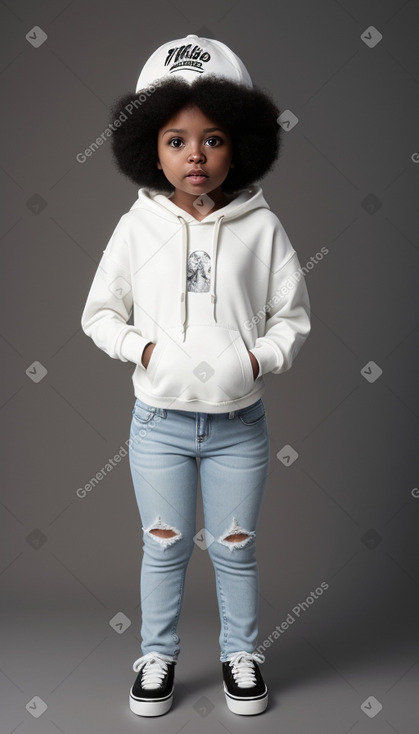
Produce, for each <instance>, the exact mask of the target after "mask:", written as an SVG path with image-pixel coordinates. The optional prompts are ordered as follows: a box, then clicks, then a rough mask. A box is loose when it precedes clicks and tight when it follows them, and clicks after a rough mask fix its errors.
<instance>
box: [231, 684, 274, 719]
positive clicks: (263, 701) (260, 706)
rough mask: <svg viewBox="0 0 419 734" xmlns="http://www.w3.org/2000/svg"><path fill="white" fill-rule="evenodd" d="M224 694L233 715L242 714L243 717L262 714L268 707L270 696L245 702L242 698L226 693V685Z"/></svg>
mask: <svg viewBox="0 0 419 734" xmlns="http://www.w3.org/2000/svg"><path fill="white" fill-rule="evenodd" d="M224 693H225V697H226V702H227V706H228V708H229V709H230V711H232V712H233V714H240V715H241V716H253V715H254V714H262V713H263V712H264V711H265V709H266V707H267V705H268V694H267V693H266V696H263V698H255V699H252V700H250V701H243V699H241V698H234V696H231V695H230V694H229V693H227V691H226V685H225V683H224Z"/></svg>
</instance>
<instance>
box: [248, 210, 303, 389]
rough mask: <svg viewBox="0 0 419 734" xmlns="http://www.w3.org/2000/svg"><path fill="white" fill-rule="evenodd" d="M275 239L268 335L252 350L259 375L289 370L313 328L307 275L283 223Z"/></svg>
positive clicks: (268, 307)
mask: <svg viewBox="0 0 419 734" xmlns="http://www.w3.org/2000/svg"><path fill="white" fill-rule="evenodd" d="M274 238H275V239H274V249H273V257H272V263H271V268H270V274H269V286H268V294H267V302H266V304H265V307H264V310H265V312H266V322H265V333H264V335H263V336H260V337H258V338H257V339H256V341H255V346H254V347H253V348H252V349H250V351H251V352H252V353H253V354H254V356H255V357H256V359H257V360H258V362H259V365H260V371H259V375H265V374H267V373H268V372H273V373H274V374H279V373H280V372H285V371H286V370H288V369H289V368H290V367H291V365H292V363H293V361H294V359H295V357H296V356H297V354H298V352H299V351H300V349H301V347H302V345H303V344H304V342H305V340H306V339H307V337H308V335H309V333H310V329H311V325H310V300H309V296H308V292H307V286H306V283H305V279H304V275H303V273H302V270H301V266H300V263H299V261H298V257H297V253H296V252H295V250H294V249H293V247H292V245H291V243H290V241H289V239H288V236H287V234H286V232H285V230H284V228H283V227H282V225H281V223H280V222H279V220H277V228H276V230H275V235H274ZM284 249H285V253H284ZM278 260H280V262H278Z"/></svg>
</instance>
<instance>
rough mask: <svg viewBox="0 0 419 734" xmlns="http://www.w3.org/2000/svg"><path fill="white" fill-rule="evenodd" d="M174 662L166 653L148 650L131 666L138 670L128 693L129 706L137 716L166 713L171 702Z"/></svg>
mask: <svg viewBox="0 0 419 734" xmlns="http://www.w3.org/2000/svg"><path fill="white" fill-rule="evenodd" d="M175 665H176V662H175V661H174V660H173V658H171V657H169V656H168V655H163V654H162V653H159V652H149V653H148V654H147V655H143V656H142V657H141V658H138V660H136V661H135V663H134V665H133V666H132V667H133V669H134V670H135V671H136V672H138V675H137V678H136V680H135V683H134V685H133V686H132V688H131V690H130V693H129V707H130V709H131V711H133V712H134V714H137V715H138V716H161V715H162V714H166V713H167V712H168V711H169V709H170V707H171V705H172V702H173V691H174V671H175Z"/></svg>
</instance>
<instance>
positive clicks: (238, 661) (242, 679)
mask: <svg viewBox="0 0 419 734" xmlns="http://www.w3.org/2000/svg"><path fill="white" fill-rule="evenodd" d="M253 661H255V662H256V663H263V662H264V661H265V656H264V655H262V653H258V652H254V653H251V652H245V651H242V652H235V653H234V654H233V655H231V656H230V657H229V659H228V662H229V663H230V665H231V669H232V673H233V678H234V681H235V683H236V684H237V685H238V687H239V688H252V687H253V686H254V685H256V676H255V668H254V665H253Z"/></svg>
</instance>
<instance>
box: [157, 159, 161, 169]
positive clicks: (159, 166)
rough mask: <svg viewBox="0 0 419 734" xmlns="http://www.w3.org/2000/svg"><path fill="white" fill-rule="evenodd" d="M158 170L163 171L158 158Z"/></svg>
mask: <svg viewBox="0 0 419 734" xmlns="http://www.w3.org/2000/svg"><path fill="white" fill-rule="evenodd" d="M157 168H158V169H159V171H161V170H162V168H161V163H160V161H159V159H158V158H157Z"/></svg>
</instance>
